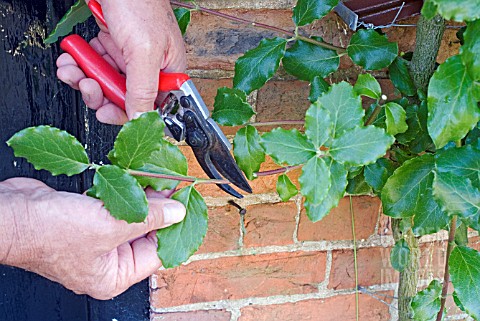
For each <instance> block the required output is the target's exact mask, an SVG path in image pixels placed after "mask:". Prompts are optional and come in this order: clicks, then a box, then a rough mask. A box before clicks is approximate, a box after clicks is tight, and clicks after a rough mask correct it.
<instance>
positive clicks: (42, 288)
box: [0, 0, 149, 321]
mask: <svg viewBox="0 0 480 321" xmlns="http://www.w3.org/2000/svg"><path fill="white" fill-rule="evenodd" d="M72 3H73V1H72V0H68V1H62V0H23V1H22V0H8V1H5V0H0V113H1V114H0V181H2V180H4V179H7V178H10V177H15V176H25V177H32V178H36V179H39V180H42V181H43V182H45V183H46V184H48V185H49V186H51V187H53V188H55V189H58V190H64V191H70V192H78V193H81V192H83V191H85V190H86V189H87V188H88V187H89V185H90V184H91V181H92V173H86V174H85V175H83V176H80V175H78V176H75V177H66V176H64V175H62V176H58V177H53V176H51V175H50V174H49V173H47V172H45V171H35V170H34V169H33V167H32V166H31V165H29V164H28V163H27V162H25V161H24V160H23V159H18V158H15V157H14V156H13V152H12V150H11V149H10V148H9V147H8V146H6V144H5V141H6V140H8V138H10V137H11V136H12V135H13V134H14V133H15V132H17V131H19V130H21V129H23V128H25V127H29V126H35V125H45V124H48V125H52V126H55V127H58V128H61V129H64V130H67V131H68V132H70V133H71V134H72V135H74V136H76V137H77V138H78V139H79V140H80V141H81V142H82V143H84V144H86V145H87V149H88V153H89V156H90V158H91V159H92V160H94V161H95V162H99V161H101V160H103V161H105V160H106V154H107V153H108V151H109V150H110V149H111V147H112V144H113V140H114V137H115V136H116V133H117V132H118V129H119V128H118V127H116V126H109V125H104V124H100V123H99V122H97V121H96V119H95V115H94V113H93V112H90V111H88V110H87V108H86V107H85V105H84V104H83V102H82V100H81V97H80V95H79V94H78V93H76V92H75V91H74V90H71V89H70V88H69V87H68V86H66V85H64V84H62V83H61V82H59V81H58V80H57V79H56V76H55V73H56V67H55V59H56V57H58V55H59V54H60V50H59V48H58V45H54V46H51V47H48V48H46V47H45V46H44V45H43V39H42V38H43V37H44V36H45V33H48V32H49V31H51V30H52V28H53V27H54V25H55V24H56V23H57V22H58V20H59V19H60V17H61V16H62V15H63V14H64V13H65V12H66V11H67V9H68V8H69V7H70V5H71V4H72ZM97 30H98V29H97V28H96V25H95V23H94V22H93V21H92V19H90V21H88V22H87V23H86V24H84V25H83V26H80V27H78V28H77V30H76V31H77V33H80V34H82V35H83V36H85V37H86V38H91V37H92V36H93V35H94V34H95V33H96V31H97ZM101 241H102V240H99V242H101ZM148 298H149V291H148V282H147V281H144V282H141V283H139V284H138V285H136V286H134V287H132V288H131V289H130V290H129V291H127V292H126V293H125V294H123V295H120V296H119V297H117V298H115V299H113V300H110V301H97V300H94V299H92V298H90V297H87V296H81V295H75V294H74V293H73V292H71V291H69V290H66V289H65V288H63V287H62V286H61V285H59V284H56V283H53V282H50V281H48V280H46V279H44V278H42V277H40V276H38V275H35V274H33V273H29V272H26V271H23V270H20V269H16V268H12V267H7V266H0V320H3V321H10V320H11V321H27V320H28V321H30V320H31V321H39V320H45V321H57V320H58V321H60V320H64V321H77V320H78V321H87V320H88V321H107V320H108V321H111V320H113V319H117V320H119V321H120V320H121V321H129V320H132V321H133V320H135V321H142V320H148V319H149V317H148V309H149V301H148Z"/></svg>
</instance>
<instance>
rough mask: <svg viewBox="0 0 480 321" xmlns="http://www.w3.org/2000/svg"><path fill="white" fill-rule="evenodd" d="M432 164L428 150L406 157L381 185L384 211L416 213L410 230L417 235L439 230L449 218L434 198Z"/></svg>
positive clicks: (399, 214) (404, 214)
mask: <svg viewBox="0 0 480 321" xmlns="http://www.w3.org/2000/svg"><path fill="white" fill-rule="evenodd" d="M434 168H435V161H434V158H433V156H432V155H430V154H424V155H422V156H419V157H416V158H413V159H411V160H408V161H406V162H405V163H404V164H403V165H402V166H400V167H399V168H397V169H396V170H395V172H394V173H393V175H392V176H390V178H389V179H388V180H387V183H386V184H385V186H384V187H383V189H382V194H381V199H382V204H383V212H384V213H385V214H386V215H388V216H391V217H395V218H402V217H411V216H414V215H415V216H414V226H413V233H414V234H415V235H417V236H420V235H426V234H430V233H435V232H438V231H439V230H441V229H442V228H444V227H445V226H446V225H447V224H448V222H449V217H448V215H447V214H446V213H444V212H443V211H442V210H441V207H440V206H439V205H438V203H437V202H436V201H435V199H434V198H433V194H432V183H433V177H434V174H433V171H434Z"/></svg>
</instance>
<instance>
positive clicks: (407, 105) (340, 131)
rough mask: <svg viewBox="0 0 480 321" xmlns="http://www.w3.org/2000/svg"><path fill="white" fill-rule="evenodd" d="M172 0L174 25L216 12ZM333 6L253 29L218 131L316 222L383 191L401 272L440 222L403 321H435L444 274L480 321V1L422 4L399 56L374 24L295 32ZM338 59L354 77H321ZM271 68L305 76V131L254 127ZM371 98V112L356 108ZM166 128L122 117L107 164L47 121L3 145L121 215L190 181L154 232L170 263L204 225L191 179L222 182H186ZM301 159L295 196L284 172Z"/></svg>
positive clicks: (195, 243)
mask: <svg viewBox="0 0 480 321" xmlns="http://www.w3.org/2000/svg"><path fill="white" fill-rule="evenodd" d="M172 4H174V5H176V6H178V8H176V9H175V15H176V17H177V19H178V22H179V25H180V28H181V30H182V32H186V31H187V27H188V23H189V21H190V11H192V10H201V11H204V12H207V13H211V14H217V13H216V12H215V11H213V10H209V9H205V8H201V7H199V6H198V5H196V4H195V3H183V2H177V1H172ZM337 4H338V0H298V1H297V3H296V6H295V7H294V8H293V12H292V19H293V22H294V24H295V26H296V27H295V30H294V32H291V31H288V30H283V29H280V28H277V27H275V26H268V25H264V24H261V23H255V24H254V25H255V26H256V27H259V28H265V29H269V30H272V31H275V32H277V33H278V36H277V37H274V38H268V39H263V40H261V41H260V42H259V44H258V46H256V47H255V48H253V49H251V50H249V51H247V52H246V53H245V54H244V55H242V56H241V57H240V58H239V59H238V60H237V61H236V63H235V76H234V79H233V86H232V88H227V87H223V88H219V89H218V92H217V96H216V99H215V103H214V110H213V112H212V118H213V119H214V120H216V121H217V122H218V123H219V124H221V125H225V126H241V128H240V129H239V130H238V132H237V134H236V135H235V138H234V140H233V145H234V156H235V159H236V161H237V163H238V165H239V167H240V168H241V169H242V170H243V171H244V172H245V175H246V177H247V178H248V179H250V180H253V179H256V178H257V177H258V176H259V174H258V171H259V169H260V165H261V164H262V163H263V162H264V161H265V155H269V156H270V157H271V158H272V159H273V160H274V161H275V162H276V163H277V164H278V165H279V170H277V171H276V173H278V172H281V173H282V175H280V176H279V178H278V183H277V191H278V194H279V196H280V198H281V199H282V200H283V201H287V200H289V199H290V198H291V197H293V196H295V195H296V194H297V193H298V192H300V193H301V195H302V197H303V201H304V203H303V204H304V207H305V209H306V213H307V215H308V217H309V218H310V220H312V221H314V222H315V221H319V220H321V219H322V218H324V217H325V216H326V215H328V213H329V212H330V211H331V210H332V209H333V208H334V207H336V206H337V205H338V203H339V201H340V199H341V198H342V197H343V196H344V195H345V194H346V193H350V194H355V193H360V192H362V193H374V194H376V195H378V197H380V198H381V201H382V205H383V212H384V214H385V215H388V216H390V217H391V218H392V219H393V220H394V226H395V231H394V232H395V239H396V243H395V246H394V248H393V250H392V256H391V263H392V266H393V267H394V268H395V269H397V270H398V271H400V273H405V274H404V276H405V278H407V277H408V275H409V274H412V275H414V274H415V273H416V271H417V270H418V265H416V264H417V263H416V261H417V258H418V257H417V255H418V237H421V236H424V235H428V234H432V233H436V232H438V231H441V230H447V231H448V233H449V239H448V245H447V246H448V247H447V260H446V266H445V277H444V279H443V280H433V281H432V283H431V284H430V285H429V286H428V287H427V288H426V289H424V290H423V291H421V292H418V294H416V295H415V293H416V286H417V280H416V279H415V278H413V280H412V282H413V290H412V289H410V290H409V289H407V287H405V288H402V285H400V289H399V296H400V297H399V308H400V310H399V315H400V319H401V320H406V319H414V320H441V319H442V317H443V314H444V310H445V309H444V307H445V299H446V297H447V293H448V284H449V282H450V280H451V282H452V283H453V286H454V289H455V291H454V293H453V298H454V301H455V303H456V304H457V305H458V306H459V307H460V308H461V309H462V310H463V311H465V312H466V313H467V314H469V315H470V316H472V317H473V318H475V319H480V305H479V304H478V302H479V301H480V285H479V284H480V253H479V252H478V251H476V250H475V249H473V248H471V247H469V246H468V237H467V231H468V229H473V230H476V231H479V230H480V146H479V137H480V126H479V120H480V109H479V104H478V102H479V101H480V82H479V81H480V20H479V19H480V3H479V1H478V0H475V1H469V2H464V1H447V0H427V1H425V3H424V6H423V8H422V17H421V18H420V20H419V26H418V31H417V43H416V48H415V51H414V52H413V54H409V53H401V54H399V52H398V45H397V44H396V43H394V42H391V41H389V40H388V39H387V37H386V36H385V35H384V34H381V33H380V32H378V31H377V30H374V29H361V30H358V31H357V32H355V33H354V34H353V35H352V36H351V39H350V42H349V44H348V46H347V47H346V48H340V47H336V46H333V45H332V44H329V43H326V42H324V40H323V39H322V38H320V37H319V36H318V35H309V36H304V35H303V31H302V30H303V29H302V27H303V26H308V25H309V24H311V23H312V22H314V21H316V20H318V19H322V18H323V17H325V15H327V14H328V13H329V12H330V11H331V10H332V9H333V8H334V7H335V6H336V5H337ZM85 8H86V6H85V3H84V2H83V0H80V1H78V2H77V3H76V5H75V6H74V7H73V8H72V9H71V10H70V11H69V13H67V15H66V16H65V17H64V18H63V19H62V20H61V21H60V22H59V24H58V26H57V28H56V29H55V30H54V32H53V33H52V34H51V35H50V36H49V38H48V39H47V40H46V42H54V41H56V40H57V39H58V37H61V36H63V35H65V34H67V33H69V32H70V31H71V30H72V27H73V26H74V25H75V24H76V23H78V22H80V21H82V20H85V19H86V18H87V17H88V16H89V11H88V10H85ZM219 15H221V16H222V17H224V18H227V19H232V20H235V21H238V22H243V23H246V24H250V25H251V22H250V21H248V20H244V19H242V18H239V17H232V16H228V15H226V14H224V13H222V14H219ZM444 19H449V20H453V21H457V22H462V23H464V25H465V26H464V27H463V29H462V30H461V32H459V33H458V35H459V39H460V41H461V48H460V51H459V53H458V54H456V55H453V56H452V57H449V58H448V59H446V61H445V62H443V63H442V64H440V65H436V64H435V60H436V59H435V58H436V55H437V51H438V47H439V43H440V40H441V38H442V35H443V29H444V25H445V21H444ZM187 32H188V31H187ZM421 37H423V38H421ZM420 38H421V39H427V40H426V41H420V42H419V41H418V39H420ZM428 38H431V39H430V40H428ZM342 56H348V57H349V59H351V61H352V62H353V63H354V64H356V65H358V66H360V67H362V68H363V70H364V72H363V73H362V74H360V75H359V77H358V79H357V81H356V82H355V84H354V85H352V84H350V83H347V82H344V81H342V82H339V83H331V84H330V83H328V82H327V81H326V80H325V78H326V77H327V76H328V75H330V74H331V73H333V72H335V71H336V70H337V69H338V68H339V62H340V57H342ZM279 66H282V67H283V69H284V70H285V71H286V72H287V73H289V74H291V75H292V76H294V77H296V78H298V79H300V80H303V81H307V82H309V83H310V94H309V97H308V98H309V100H310V102H311V105H310V107H309V108H308V110H307V112H306V114H305V118H304V121H303V122H302V125H303V127H302V129H301V130H298V129H289V130H286V129H283V128H281V127H279V128H275V129H273V130H271V131H266V132H259V131H258V130H257V128H256V126H257V125H258V124H257V123H255V122H250V120H251V117H252V115H254V114H255V112H254V110H253V108H252V107H251V106H250V105H249V103H248V102H247V96H248V95H249V94H251V93H252V92H253V91H255V90H258V89H260V88H261V87H262V86H263V85H265V83H266V82H267V81H268V80H269V79H271V78H272V77H273V76H274V75H275V73H276V72H277V71H278V68H279ZM381 69H387V70H388V75H389V77H390V80H391V81H392V83H393V84H394V86H395V87H396V89H397V90H398V93H399V94H400V95H401V98H398V99H395V100H392V101H387V100H386V97H385V95H383V94H382V91H381V87H380V85H379V83H378V81H377V80H376V79H375V78H374V77H373V76H372V75H371V74H370V73H369V72H370V71H374V70H381ZM367 101H368V102H369V103H370V106H369V107H368V108H363V107H362V106H363V105H364V104H365V103H366V102H367ZM372 101H373V103H372ZM274 123H277V122H274ZM270 124H273V123H270ZM262 125H266V124H265V123H262ZM267 125H268V124H267ZM163 126H164V124H163V122H162V120H161V118H160V117H159V115H158V113H155V112H151V113H147V114H145V115H143V116H142V117H140V118H139V119H136V120H132V121H130V122H128V123H127V124H125V125H124V126H123V128H122V130H121V131H120V133H119V135H118V137H117V139H116V141H115V145H114V149H113V150H112V151H111V152H110V153H109V159H110V161H111V164H109V165H98V164H93V163H91V162H90V161H89V160H88V157H87V154H86V152H85V151H84V149H83V147H82V145H81V144H80V143H79V142H78V141H76V139H75V138H74V137H72V136H70V135H69V134H67V133H65V132H63V131H60V130H58V129H55V128H52V127H48V126H40V127H34V128H27V129H24V130H22V131H21V132H19V133H17V134H15V135H14V136H13V137H12V138H11V139H10V140H9V141H8V144H9V145H10V146H11V147H12V148H13V149H14V151H15V154H16V155H17V156H20V157H25V158H27V160H28V161H30V162H31V163H33V164H34V165H35V168H37V169H47V170H49V171H50V172H52V174H54V175H58V174H66V175H73V174H78V173H81V172H82V171H85V170H95V171H96V173H95V176H94V180H93V185H92V188H90V190H89V191H88V195H90V196H92V197H96V198H99V199H101V200H102V201H103V202H104V204H105V207H106V208H107V209H108V210H109V211H110V212H111V214H112V215H113V216H115V217H116V218H118V219H122V220H126V221H127V222H141V221H143V220H144V219H145V217H146V215H147V213H148V203H147V200H146V197H145V193H144V191H143V188H145V187H147V186H151V187H152V188H154V189H156V190H162V189H172V188H176V187H177V185H178V182H179V181H188V182H191V183H192V184H191V185H188V186H187V187H183V188H181V189H179V190H178V191H177V192H176V193H175V194H174V196H173V198H175V199H177V200H179V201H181V202H183V203H184V204H185V205H186V208H187V216H186V219H185V220H184V221H183V222H181V223H178V224H176V225H173V226H171V227H169V228H166V229H162V230H160V231H159V232H158V240H159V248H158V254H159V256H160V258H161V259H162V262H163V264H164V266H165V267H173V266H177V265H179V264H181V263H182V262H184V261H186V260H187V259H188V257H189V256H190V255H192V254H193V253H194V252H195V250H196V249H197V248H198V247H199V245H200V244H201V242H202V240H203V237H204V235H205V233H206V229H207V219H208V215H207V208H206V205H205V202H204V201H203V198H202V196H201V195H200V194H199V193H198V192H197V191H196V189H195V186H196V185H197V184H200V183H206V182H207V183H218V181H216V180H203V179H198V178H194V177H189V176H187V174H186V173H187V162H186V160H185V157H184V156H183V155H182V153H181V152H180V150H179V149H178V148H177V147H176V146H174V145H172V144H170V143H168V142H167V141H165V140H163V139H162V138H163ZM299 167H301V171H302V173H301V175H300V178H299V186H300V190H299V191H298V190H297V187H296V186H295V184H293V183H292V181H291V180H290V178H289V174H290V171H291V170H292V169H294V168H299ZM172 240H175V242H172ZM172 244H175V246H172ZM167 245H168V246H167ZM415 253H417V254H415ZM412 291H413V292H412Z"/></svg>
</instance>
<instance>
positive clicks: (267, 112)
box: [256, 80, 310, 129]
mask: <svg viewBox="0 0 480 321" xmlns="http://www.w3.org/2000/svg"><path fill="white" fill-rule="evenodd" d="M309 92H310V87H309V85H308V83H307V82H305V81H298V80H296V81H270V82H268V83H267V84H266V85H265V86H264V87H263V88H262V89H260V90H259V92H258V97H257V118H256V120H257V121H258V122H264V121H277V120H304V119H305V112H306V111H307V109H308V107H310V102H309V100H308V95H309ZM282 127H283V126H282ZM297 127H298V128H301V126H297ZM262 129H263V127H262Z"/></svg>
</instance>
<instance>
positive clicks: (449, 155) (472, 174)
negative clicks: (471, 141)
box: [435, 145, 480, 188]
mask: <svg viewBox="0 0 480 321" xmlns="http://www.w3.org/2000/svg"><path fill="white" fill-rule="evenodd" d="M435 161H436V162H435V163H436V170H437V172H438V173H451V174H452V175H456V176H458V177H462V178H464V179H469V180H470V181H471V182H472V184H473V186H475V187H477V188H480V149H478V148H477V147H473V146H470V145H465V146H462V147H460V148H452V149H447V150H440V151H438V153H437V154H436V155H435Z"/></svg>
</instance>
